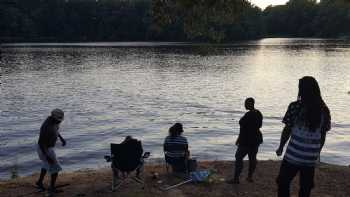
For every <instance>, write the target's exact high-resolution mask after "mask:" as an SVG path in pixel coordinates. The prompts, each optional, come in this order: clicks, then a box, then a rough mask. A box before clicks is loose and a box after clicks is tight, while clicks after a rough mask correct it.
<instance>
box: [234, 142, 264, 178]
mask: <svg viewBox="0 0 350 197" xmlns="http://www.w3.org/2000/svg"><path fill="white" fill-rule="evenodd" d="M258 149H259V145H256V146H252V147H250V146H238V149H237V151H236V156H235V157H236V165H235V179H238V178H239V175H240V174H241V172H242V169H243V158H244V157H245V156H246V155H248V158H249V172H248V177H250V178H252V176H253V173H254V171H255V168H256V163H257V160H256V155H257V154H258Z"/></svg>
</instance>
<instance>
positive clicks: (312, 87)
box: [298, 76, 328, 131]
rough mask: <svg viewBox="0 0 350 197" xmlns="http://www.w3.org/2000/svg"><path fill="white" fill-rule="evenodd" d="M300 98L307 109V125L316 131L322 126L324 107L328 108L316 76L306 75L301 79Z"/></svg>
mask: <svg viewBox="0 0 350 197" xmlns="http://www.w3.org/2000/svg"><path fill="white" fill-rule="evenodd" d="M298 99H299V100H300V101H301V104H302V106H303V107H304V109H305V117H304V118H305V121H306V126H307V127H309V128H310V130H312V131H314V130H315V129H316V128H318V127H319V126H320V123H321V117H322V114H323V113H324V108H325V107H326V108H327V106H326V104H325V103H324V101H323V99H322V96H321V91H320V87H319V86H318V83H317V81H316V79H315V78H313V77H310V76H305V77H303V78H301V79H300V80H299V94H298ZM327 109H328V108H327Z"/></svg>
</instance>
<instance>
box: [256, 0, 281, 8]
mask: <svg viewBox="0 0 350 197" xmlns="http://www.w3.org/2000/svg"><path fill="white" fill-rule="evenodd" d="M287 1H288V0H250V2H252V3H253V4H255V5H257V6H259V7H261V8H262V9H265V8H266V7H267V6H269V5H283V4H286V2H287Z"/></svg>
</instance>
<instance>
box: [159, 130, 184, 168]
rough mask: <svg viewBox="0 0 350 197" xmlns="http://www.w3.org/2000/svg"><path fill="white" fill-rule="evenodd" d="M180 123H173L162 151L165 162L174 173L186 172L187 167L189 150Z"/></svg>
mask: <svg viewBox="0 0 350 197" xmlns="http://www.w3.org/2000/svg"><path fill="white" fill-rule="evenodd" d="M183 132H184V130H183V127H182V124H181V123H175V124H174V125H173V126H171V127H170V128H169V135H168V136H167V137H166V138H165V140H164V144H163V149H164V153H165V160H166V162H167V163H169V164H170V165H171V167H172V169H173V171H174V172H186V171H187V167H188V159H189V154H190V153H189V150H188V142H187V139H186V137H184V136H182V133H183Z"/></svg>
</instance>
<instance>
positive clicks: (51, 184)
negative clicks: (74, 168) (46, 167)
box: [50, 173, 58, 190]
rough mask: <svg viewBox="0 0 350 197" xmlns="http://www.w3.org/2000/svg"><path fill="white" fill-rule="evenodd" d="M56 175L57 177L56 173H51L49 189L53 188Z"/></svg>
mask: <svg viewBox="0 0 350 197" xmlns="http://www.w3.org/2000/svg"><path fill="white" fill-rule="evenodd" d="M57 177H58V173H53V174H51V182H50V189H51V190H55V184H56V180H57Z"/></svg>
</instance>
